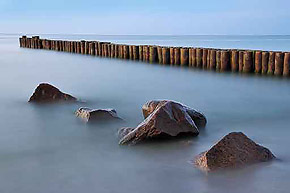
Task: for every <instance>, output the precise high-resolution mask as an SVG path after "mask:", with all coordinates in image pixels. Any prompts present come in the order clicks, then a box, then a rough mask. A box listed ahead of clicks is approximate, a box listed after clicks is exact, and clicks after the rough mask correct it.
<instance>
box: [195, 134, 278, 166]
mask: <svg viewBox="0 0 290 193" xmlns="http://www.w3.org/2000/svg"><path fill="white" fill-rule="evenodd" d="M273 158H275V156H274V155H273V154H272V153H271V151H270V150H269V149H267V148H265V147H263V146H260V145H258V144H256V143H255V142H254V141H252V140H251V139H249V138H248V137H247V136H246V135H245V134H243V133H242V132H232V133H229V134H228V135H226V136H225V137H223V138H222V139H221V140H220V141H219V142H218V143H217V144H215V145H214V146H213V147H212V148H210V149H209V150H208V151H206V152H203V153H201V154H200V155H198V156H197V157H196V158H195V161H194V162H195V165H196V166H197V167H198V168H200V169H202V170H204V171H213V170H216V169H221V168H236V167H241V166H244V165H248V164H253V163H258V162H265V161H269V160H271V159H273Z"/></svg>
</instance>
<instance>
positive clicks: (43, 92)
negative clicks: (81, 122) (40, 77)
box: [28, 83, 77, 102]
mask: <svg viewBox="0 0 290 193" xmlns="http://www.w3.org/2000/svg"><path fill="white" fill-rule="evenodd" d="M76 100H77V99H76V98H75V97H73V96H71V95H69V94H65V93H63V92H61V91H60V90H59V89H58V88H56V87H54V86H52V85H50V84H47V83H41V84H39V85H38V86H37V88H36V89H35V91H34V93H33V95H32V96H31V97H30V99H29V101H28V102H60V101H76Z"/></svg>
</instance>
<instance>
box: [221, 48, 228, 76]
mask: <svg viewBox="0 0 290 193" xmlns="http://www.w3.org/2000/svg"><path fill="white" fill-rule="evenodd" d="M229 68H230V52H229V51H228V50H222V51H221V69H220V71H221V72H224V71H227V70H229Z"/></svg>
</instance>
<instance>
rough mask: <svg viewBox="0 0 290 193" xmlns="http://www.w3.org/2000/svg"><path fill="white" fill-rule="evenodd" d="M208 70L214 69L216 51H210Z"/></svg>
mask: <svg viewBox="0 0 290 193" xmlns="http://www.w3.org/2000/svg"><path fill="white" fill-rule="evenodd" d="M209 68H210V70H215V69H216V50H211V51H210V60H209Z"/></svg>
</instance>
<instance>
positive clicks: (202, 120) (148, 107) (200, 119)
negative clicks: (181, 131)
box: [142, 100, 207, 128]
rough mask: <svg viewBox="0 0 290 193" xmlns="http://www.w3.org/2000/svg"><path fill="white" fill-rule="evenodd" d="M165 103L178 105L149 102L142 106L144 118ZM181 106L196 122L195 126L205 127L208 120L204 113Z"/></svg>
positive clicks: (156, 101)
mask: <svg viewBox="0 0 290 193" xmlns="http://www.w3.org/2000/svg"><path fill="white" fill-rule="evenodd" d="M165 103H176V102H174V101H168V100H152V101H148V102H147V103H145V104H144V105H143V106H142V111H143V115H144V118H147V117H148V116H149V115H150V114H151V113H152V112H153V111H154V110H155V109H156V108H157V107H159V106H161V105H163V104H165ZM180 105H181V106H182V107H183V108H184V109H185V111H186V112H187V113H188V114H189V116H190V117H191V118H192V120H193V121H194V123H195V125H196V126H197V127H198V128H203V127H205V125H206V122H207V120H206V117H205V116H204V115H203V114H202V113H200V112H198V111H196V110H194V109H192V108H190V107H187V106H185V105H183V104H180Z"/></svg>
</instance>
